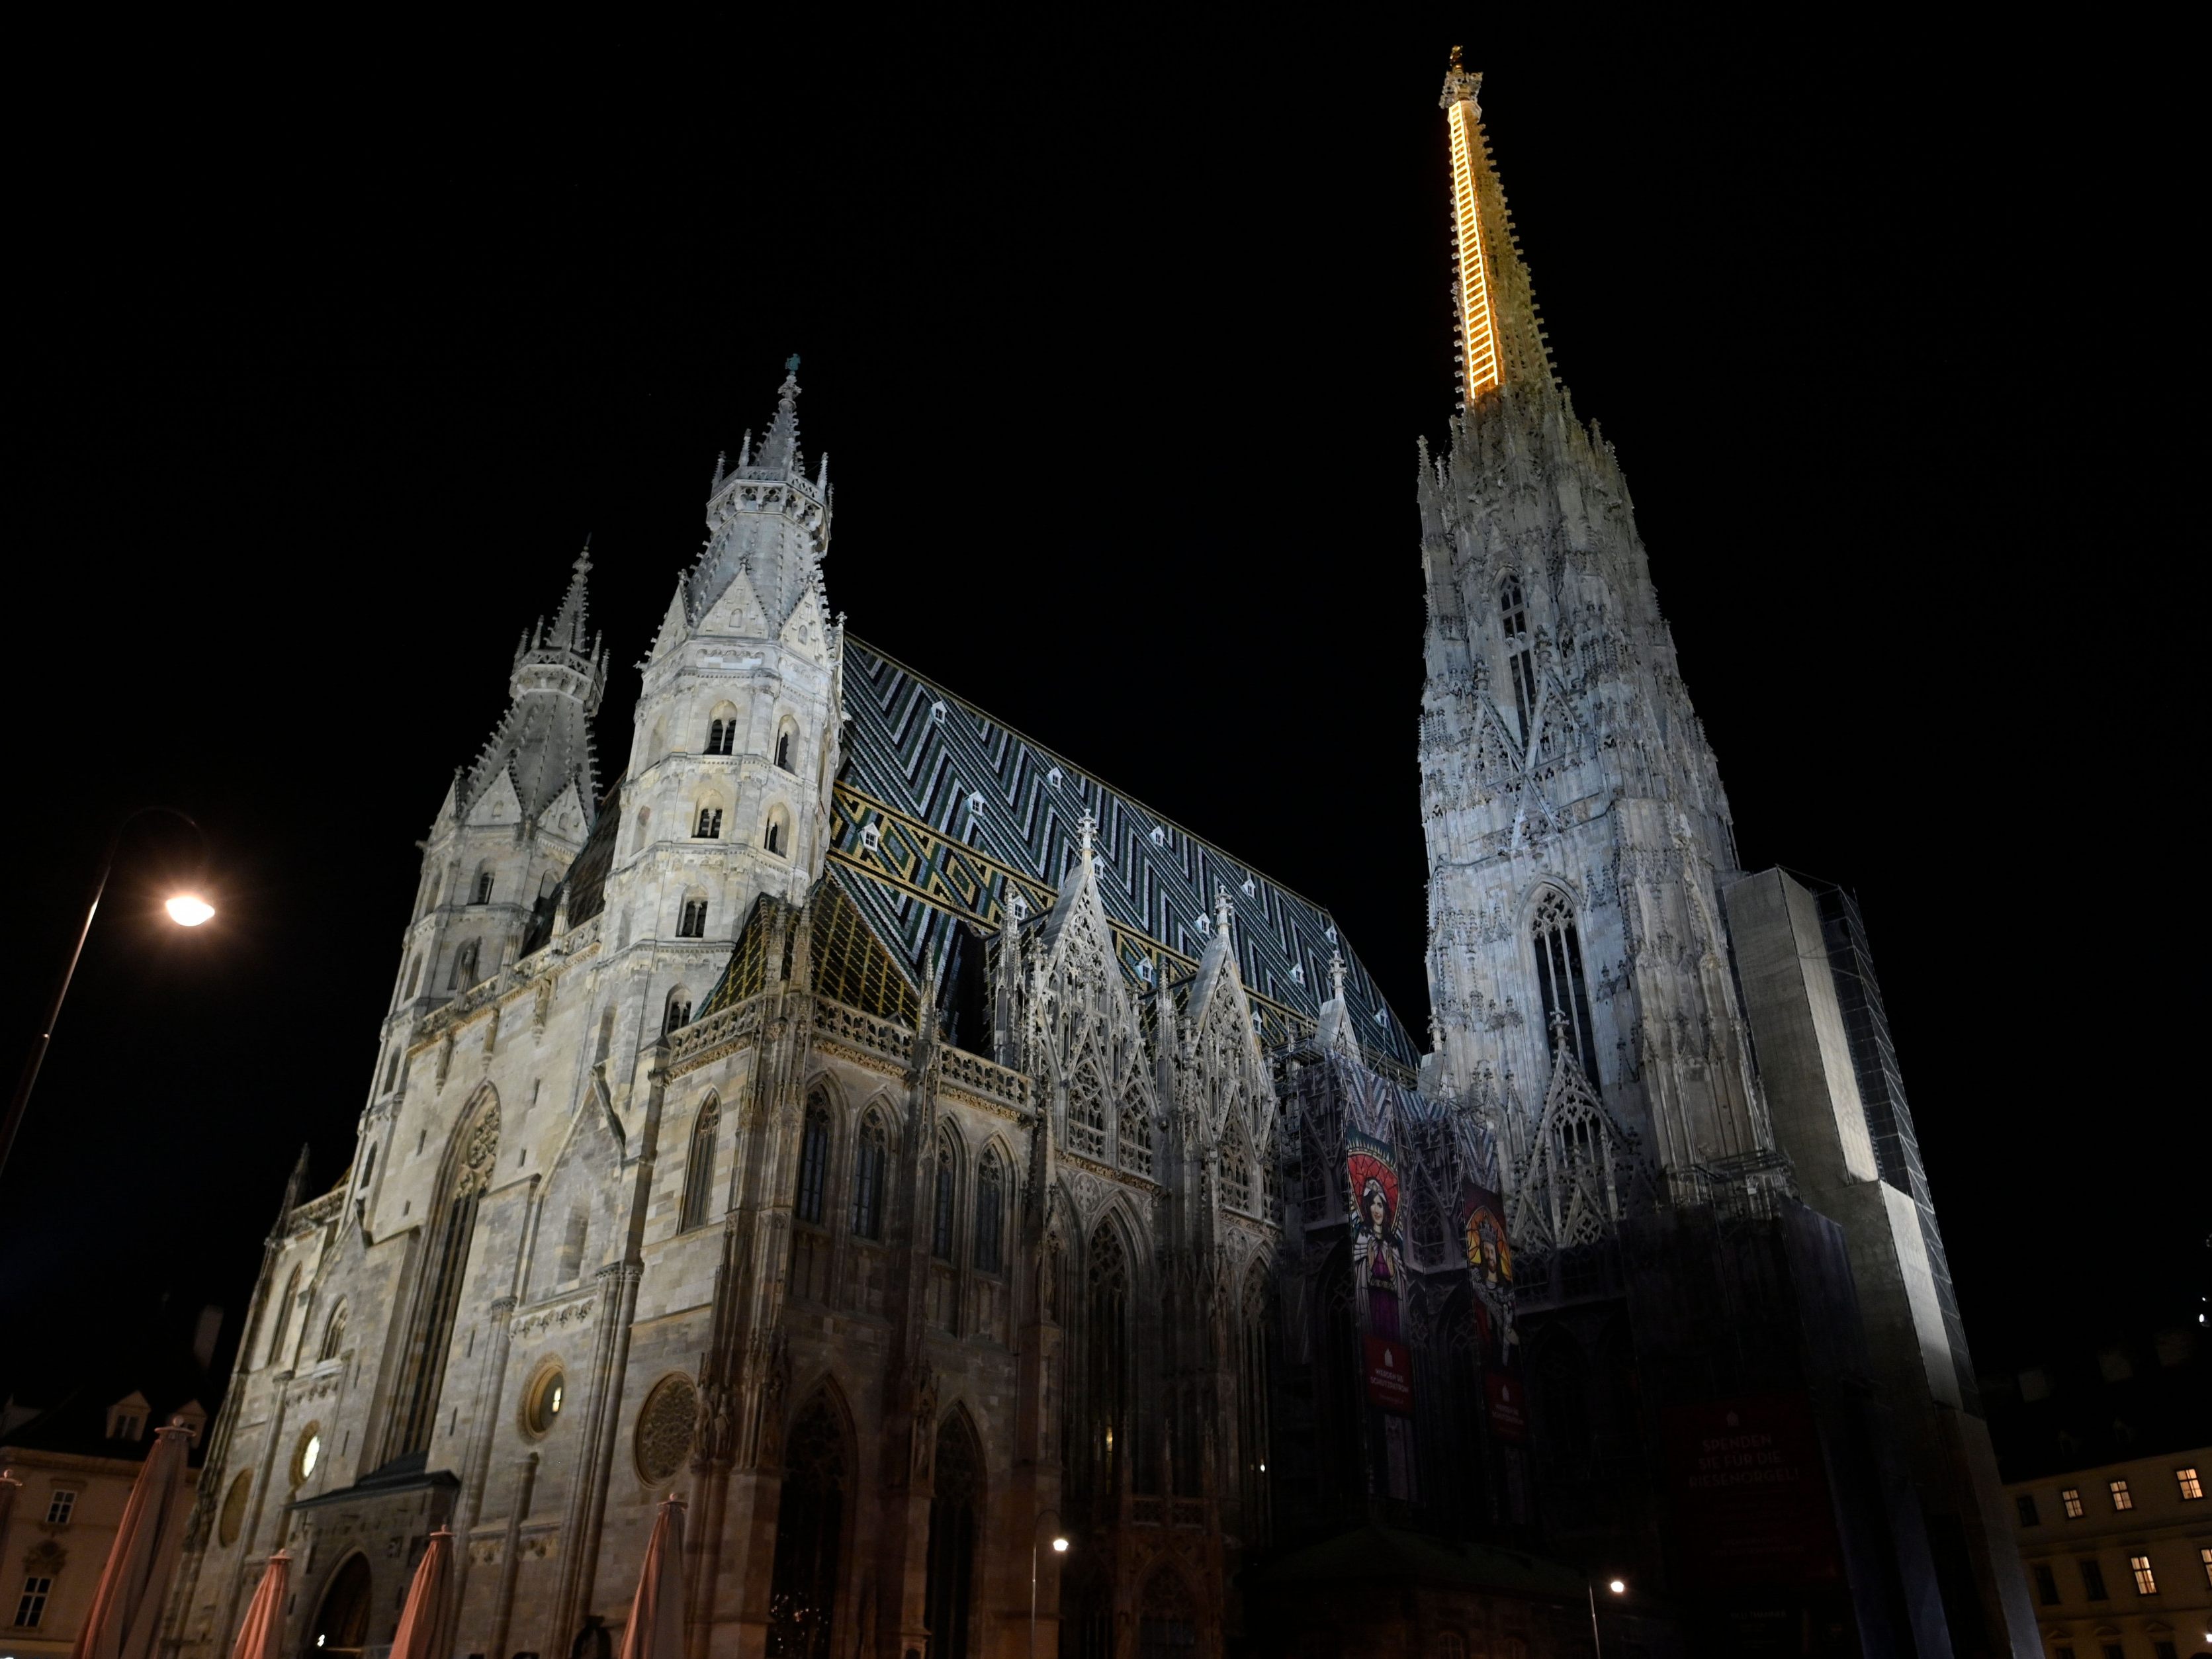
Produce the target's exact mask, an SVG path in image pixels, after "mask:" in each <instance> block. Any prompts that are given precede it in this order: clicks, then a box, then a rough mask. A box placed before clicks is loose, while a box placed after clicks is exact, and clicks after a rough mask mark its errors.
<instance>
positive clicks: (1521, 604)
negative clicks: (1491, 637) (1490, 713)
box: [1498, 576, 1536, 743]
mask: <svg viewBox="0 0 2212 1659" xmlns="http://www.w3.org/2000/svg"><path fill="white" fill-rule="evenodd" d="M1498 617H1499V620H1500V621H1501V622H1503V623H1504V627H1505V658H1506V662H1507V664H1508V665H1509V666H1510V669H1511V671H1512V675H1513V708H1514V711H1515V713H1516V714H1518V715H1519V716H1520V718H1521V741H1522V742H1523V743H1526V742H1528V721H1529V720H1530V718H1531V717H1532V716H1533V715H1534V713H1535V709H1536V661H1535V658H1534V656H1533V655H1532V654H1531V653H1530V652H1529V648H1528V645H1529V641H1528V603H1527V601H1526V600H1525V599H1523V598H1522V593H1521V579H1520V578H1519V577H1518V576H1508V577H1507V578H1506V579H1505V584H1504V586H1503V587H1502V588H1500V589H1499V590H1498Z"/></svg>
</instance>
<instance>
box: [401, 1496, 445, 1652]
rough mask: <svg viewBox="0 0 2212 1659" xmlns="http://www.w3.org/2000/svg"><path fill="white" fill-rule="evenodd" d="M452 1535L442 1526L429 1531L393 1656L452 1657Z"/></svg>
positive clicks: (402, 1615) (410, 1586) (403, 1611)
mask: <svg viewBox="0 0 2212 1659" xmlns="http://www.w3.org/2000/svg"><path fill="white" fill-rule="evenodd" d="M452 1655H453V1534H452V1533H450V1532H447V1530H446V1529H445V1528H443V1527H441V1528H438V1530H437V1531H435V1532H434V1533H432V1534H430V1547H429V1548H428V1549H426V1550H424V1551H423V1552H422V1564H421V1565H419V1566H417V1567H416V1569H415V1582H414V1583H411V1584H410V1585H409V1586H408V1587H407V1605H406V1606H405V1607H403V1608H402V1609H400V1613H399V1628H398V1631H396V1632H394V1633H393V1635H392V1659H452Z"/></svg>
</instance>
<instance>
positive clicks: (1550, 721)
mask: <svg viewBox="0 0 2212 1659" xmlns="http://www.w3.org/2000/svg"><path fill="white" fill-rule="evenodd" d="M1479 93H1480V76H1476V75H1474V74H1473V73H1470V72H1469V71H1468V70H1464V69H1462V67H1461V66H1460V64H1459V62H1458V56H1457V53H1456V52H1455V53H1454V58H1453V64H1452V68H1451V70H1450V72H1449V74H1448V75H1447V76H1446V77H1445V81H1444V88H1443V100H1442V103H1443V110H1444V114H1445V125H1446V136H1447V140H1448V143H1449V149H1450V155H1451V164H1452V186H1453V228H1454V242H1455V247H1454V254H1455V262H1454V271H1453V302H1454V311H1455V314H1456V318H1457V339H1456V342H1455V353H1454V381H1455V388H1456V391H1457V395H1458V398H1459V404H1460V407H1459V410H1458V413H1457V414H1456V416H1455V417H1454V419H1453V421H1452V423H1451V429H1450V435H1449V441H1448V443H1447V444H1446V446H1445V447H1444V450H1443V453H1442V454H1439V455H1431V453H1430V451H1429V448H1428V446H1427V445H1426V443H1425V442H1424V443H1423V445H1422V447H1421V464H1420V477H1419V501H1420V512H1421V561H1422V566H1423V569H1424V572H1425V577H1426V582H1427V591H1428V613H1429V619H1428V630H1427V669H1428V673H1427V683H1426V685H1425V690H1424V692H1423V695H1422V708H1421V724H1420V769H1421V795H1422V808H1423V821H1424V827H1425V834H1426V837H1427V842H1428V852H1429V907H1430V942H1429V964H1428V965H1429V986H1430V994H1431V1004H1432V1006H1433V1009H1434V1012H1435V1020H1436V1038H1437V1042H1436V1048H1437V1054H1436V1056H1435V1059H1434V1060H1433V1061H1432V1066H1431V1078H1432V1080H1433V1084H1434V1086H1436V1087H1437V1088H1438V1089H1440V1090H1441V1091H1445V1092H1448V1093H1449V1094H1451V1095H1453V1096H1455V1097H1458V1098H1460V1099H1462V1100H1465V1101H1468V1102H1469V1103H1473V1104H1474V1105H1476V1106H1477V1107H1478V1108H1479V1109H1483V1110H1485V1111H1486V1112H1493V1113H1495V1114H1496V1115H1497V1116H1498V1121H1499V1126H1500V1129H1501V1132H1502V1133H1503V1136H1504V1139H1505V1141H1506V1144H1507V1146H1508V1147H1509V1149H1510V1151H1511V1152H1512V1154H1513V1156H1512V1158H1511V1160H1510V1161H1511V1162H1512V1164H1514V1166H1515V1168H1516V1171H1517V1172H1518V1175H1519V1178H1520V1179H1521V1180H1522V1182H1526V1181H1528V1179H1530V1178H1531V1173H1530V1172H1531V1171H1532V1170H1534V1169H1535V1168H1536V1167H1537V1166H1539V1165H1541V1164H1545V1162H1546V1161H1547V1159H1550V1160H1553V1162H1556V1161H1557V1160H1558V1159H1559V1158H1560V1157H1561V1156H1562V1152H1561V1148H1562V1146H1571V1144H1573V1143H1575V1142H1577V1139H1579V1144H1581V1145H1582V1146H1584V1147H1585V1148H1591V1147H1599V1152H1598V1153H1596V1154H1593V1156H1596V1157H1598V1159H1599V1161H1600V1162H1601V1163H1602V1164H1604V1165H1605V1167H1606V1170H1607V1173H1606V1174H1605V1175H1604V1176H1602V1177H1601V1179H1599V1180H1598V1181H1597V1183H1596V1184H1597V1186H1598V1187H1599V1188H1602V1189H1603V1190H1602V1191H1601V1192H1600V1191H1596V1190H1591V1191H1589V1192H1588V1193H1587V1194H1586V1196H1587V1198H1588V1199H1589V1200H1590V1201H1589V1203H1586V1204H1585V1205H1584V1206H1583V1209H1582V1212H1581V1218H1580V1219H1577V1212H1576V1206H1574V1205H1572V1204H1571V1203H1569V1204H1561V1205H1554V1204H1551V1203H1548V1202H1547V1203H1546V1204H1544V1205H1541V1206H1535V1208H1536V1209H1541V1211H1542V1212H1544V1213H1542V1214H1541V1215H1538V1214H1536V1213H1534V1211H1533V1210H1532V1211H1529V1212H1528V1213H1527V1214H1526V1215H1524V1216H1523V1218H1522V1219H1523V1221H1524V1222H1525V1224H1526V1225H1529V1226H1532V1227H1534V1228H1535V1229H1536V1234H1537V1236H1534V1237H1531V1238H1530V1239H1529V1241H1528V1247H1530V1248H1535V1249H1541V1248H1542V1247H1543V1246H1544V1245H1545V1244H1547V1243H1556V1244H1558V1245H1559V1246H1561V1247H1565V1246H1568V1245H1571V1244H1574V1243H1585V1242H1589V1237H1594V1236H1595V1233H1596V1232H1597V1231H1601V1228H1602V1226H1603V1225H1604V1222H1605V1217H1604V1216H1603V1215H1602V1214H1601V1213H1600V1212H1603V1211H1606V1210H1613V1211H1615V1212H1617V1206H1618V1205H1619V1204H1620V1202H1622V1201H1623V1192H1624V1188H1625V1185H1626V1180H1627V1176H1626V1174H1625V1173H1624V1172H1626V1171H1629V1170H1636V1169H1653V1170H1656V1171H1660V1172H1663V1176H1664V1178H1665V1179H1666V1180H1668V1182H1670V1183H1671V1184H1673V1185H1675V1186H1677V1187H1678V1188H1679V1187H1680V1186H1681V1185H1683V1184H1685V1183H1687V1184H1690V1185H1693V1186H1694V1185H1696V1184H1698V1182H1700V1181H1701V1180H1702V1179H1704V1176H1703V1175H1702V1174H1700V1173H1699V1172H1701V1171H1704V1172H1710V1171H1711V1170H1713V1169H1714V1168H1715V1167H1717V1166H1723V1165H1730V1164H1737V1163H1739V1162H1740V1161H1741V1162H1748V1163H1749V1164H1754V1165H1755V1164H1764V1163H1765V1161H1766V1158H1765V1155H1766V1154H1767V1153H1768V1152H1770V1151H1771V1144H1772V1142H1771V1133H1770V1130H1769V1128H1768V1126H1767V1122H1766V1114H1765V1109H1764V1107H1763V1106H1762V1104H1761V1102H1760V1099H1759V1087H1758V1083H1757V1080H1756V1075H1755V1073H1754V1071H1753V1066H1752V1062H1751V1058H1750V1054H1749V1050H1748V1044H1747V1037H1746V1028H1745V1024H1744V1021H1743V1018H1742V1014H1741V1009H1740V1008H1739V1006H1738V1002H1737V999H1736V996H1735V990H1734V987H1733V985H1732V983H1731V981H1730V976H1729V968H1728V960H1727V950H1728V946H1727V941H1726V936H1725V934H1724V933H1723V924H1722V921H1721V920H1720V918H1721V906H1720V901H1719V890H1720V888H1721V886H1722V885H1723V884H1724V883H1725V881H1726V879H1727V878H1728V877H1729V875H1730V874H1731V873H1733V872H1734V871H1735V865H1736V860H1735V843H1734V837H1733V834H1732V831H1731V828H1730V822H1729V805H1728V798H1727V796H1726V794H1725V793H1723V790H1722V788H1721V783H1720V776H1719V772H1718V770H1717V767H1716V766H1715V763H1714V760H1713V756H1712V751H1711V748H1710V747H1709V746H1708V745H1707V744H1706V741H1705V732H1704V729H1703V727H1702V726H1700V725H1699V721H1698V718H1697V715H1696V714H1695V713H1694V712H1693V711H1692V708H1691V705H1690V699H1689V695H1688V692H1687V691H1686V689H1685V688H1684V686H1683V684H1682V678H1681V674H1680V669H1679V666H1678V665H1677V662H1676V659H1675V653H1674V639H1673V637H1672V635H1671V634H1670V632H1669V630H1668V626H1667V623H1666V620H1665V618H1664V617H1662V615H1661V614H1660V611H1659V605H1658V599H1657V596H1656V593H1655V592H1654V591H1653V588H1652V585H1651V577H1650V568H1649V563H1648V561H1647V559H1646V557H1645V555H1644V545H1643V542H1642V540H1641V538H1639V536H1638V533H1637V528H1636V521H1635V514H1634V508H1633V506H1632V502H1631V501H1630V498H1629V494H1628V488H1627V484H1626V481H1625V480H1624V479H1623V477H1622V476H1621V471H1620V465H1619V464H1618V462H1617V461H1616V459H1615V458H1614V455H1613V449H1612V447H1611V446H1610V445H1609V444H1607V442H1606V441H1605V440H1604V439H1603V437H1602V436H1601V435H1600V434H1599V431H1598V429H1597V427H1596V425H1595V423H1594V422H1593V423H1591V424H1589V425H1587V426H1585V425H1584V424H1583V423H1582V422H1580V421H1578V420H1577V417H1576V416H1575V412H1574V405H1573V402H1572V400H1571V398H1570V397H1569V396H1568V394H1567V392H1566V391H1565V388H1564V387H1562V386H1560V385H1559V383H1558V380H1557V379H1556V378H1555V376H1554V375H1553V372H1552V368H1551V364H1550V361H1549V357H1548V355H1547V351H1546V349H1545V345H1544V337H1543V333H1542V331H1541V327H1540V325H1539V323H1538V314H1539V313H1538V312H1537V308H1536V305H1535V301H1534V290H1533V289H1532V287H1531V284H1530V282H1529V277H1528V269H1527V267H1526V266H1525V265H1524V264H1522V259H1521V256H1520V252H1519V249H1518V247H1517V246H1516V241H1515V238H1514V234H1513V228H1512V220H1511V217H1510V214H1509V213H1508V212H1507V210H1506V205H1505V197H1504V191H1503V189H1502V187H1501V186H1500V184H1499V181H1498V173H1497V170H1496V168H1495V167H1494V166H1493V165H1492V161H1491V157H1490V153H1489V148H1488V143H1487V139H1486V135H1485V133H1484V131H1483V126H1482V118H1481V109H1480V103H1479V101H1478V94H1479ZM1563 1113H1564V1114H1565V1115H1567V1116H1569V1117H1571V1118H1573V1119H1574V1120H1575V1122H1574V1123H1573V1124H1570V1123H1568V1122H1565V1121H1562V1114H1563ZM1577 1125H1578V1126H1579V1127H1577ZM1600 1143H1603V1144H1602V1146H1601V1147H1600ZM1570 1161H1571V1158H1570ZM1583 1185H1584V1186H1585V1187H1587V1186H1589V1182H1583ZM1516 1207H1520V1208H1522V1209H1524V1210H1527V1209H1528V1206H1526V1205H1525V1204H1524V1205H1522V1206H1516ZM1553 1234H1556V1235H1558V1236H1557V1237H1545V1236H1546V1235H1553Z"/></svg>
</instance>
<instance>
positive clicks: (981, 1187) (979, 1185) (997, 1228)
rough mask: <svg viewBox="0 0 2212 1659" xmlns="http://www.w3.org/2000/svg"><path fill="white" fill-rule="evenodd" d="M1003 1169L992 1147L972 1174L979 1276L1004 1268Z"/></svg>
mask: <svg viewBox="0 0 2212 1659" xmlns="http://www.w3.org/2000/svg"><path fill="white" fill-rule="evenodd" d="M1005 1240H1006V1164H1005V1162H1004V1160H1002V1159H1001V1158H1000V1157H999V1149H998V1148H997V1147H995V1146H994V1147H992V1148H991V1149H990V1150H989V1151H988V1152H985V1153H984V1154H983V1165H982V1168H981V1169H980V1170H977V1171H976V1172H975V1267H976V1270H977V1271H978V1272H980V1273H1000V1272H1003V1271H1004V1270H1005V1268H1006V1249H1005Z"/></svg>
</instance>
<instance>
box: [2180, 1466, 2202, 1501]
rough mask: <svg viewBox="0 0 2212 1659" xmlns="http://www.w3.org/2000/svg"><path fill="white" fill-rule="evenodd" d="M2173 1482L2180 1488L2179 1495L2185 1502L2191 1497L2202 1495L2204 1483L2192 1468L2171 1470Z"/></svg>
mask: <svg viewBox="0 0 2212 1659" xmlns="http://www.w3.org/2000/svg"><path fill="white" fill-rule="evenodd" d="M2173 1484H2174V1485H2175V1486H2179V1487H2180V1488H2181V1496H2182V1498H2183V1500H2184V1501H2187V1500H2188V1499H2190V1498H2202V1497H2203V1496H2204V1483H2203V1481H2202V1480H2198V1479H2197V1471H2196V1470H2194V1469H2176V1470H2175V1471H2174V1472H2173Z"/></svg>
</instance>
